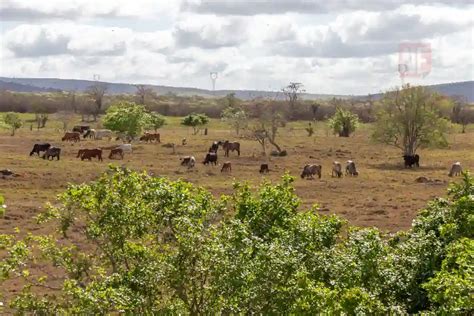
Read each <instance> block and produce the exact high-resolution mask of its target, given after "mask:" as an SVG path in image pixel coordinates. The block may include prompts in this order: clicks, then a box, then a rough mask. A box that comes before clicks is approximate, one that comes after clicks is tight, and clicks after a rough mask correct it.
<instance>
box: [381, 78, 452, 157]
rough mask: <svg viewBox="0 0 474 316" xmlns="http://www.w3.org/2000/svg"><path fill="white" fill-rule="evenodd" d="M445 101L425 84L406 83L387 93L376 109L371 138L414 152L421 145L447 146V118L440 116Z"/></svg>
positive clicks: (409, 152) (407, 151) (407, 152)
mask: <svg viewBox="0 0 474 316" xmlns="http://www.w3.org/2000/svg"><path fill="white" fill-rule="evenodd" d="M441 106H442V102H441V101H440V99H439V98H438V97H437V96H436V95H434V94H432V93H431V92H429V90H427V89H426V88H424V87H410V86H409V85H406V86H404V87H403V89H402V90H398V89H397V90H395V91H390V92H387V93H385V95H384V98H383V100H382V102H381V106H380V108H379V109H378V112H377V121H376V123H375V129H374V133H373V135H372V138H373V139H374V140H376V141H378V142H381V143H384V144H389V145H393V146H396V147H398V148H400V149H402V150H403V153H404V154H406V155H414V154H415V152H416V150H417V149H418V148H419V147H420V146H425V147H429V146H438V147H444V146H446V145H447V140H446V137H445V134H446V132H447V130H448V121H447V120H446V119H444V118H442V116H441V109H440V107H441Z"/></svg>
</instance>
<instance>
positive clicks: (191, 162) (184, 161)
mask: <svg viewBox="0 0 474 316" xmlns="http://www.w3.org/2000/svg"><path fill="white" fill-rule="evenodd" d="M180 160H181V166H187V167H188V169H191V168H193V167H194V166H195V165H196V159H195V158H194V157H193V156H186V157H183V158H180Z"/></svg>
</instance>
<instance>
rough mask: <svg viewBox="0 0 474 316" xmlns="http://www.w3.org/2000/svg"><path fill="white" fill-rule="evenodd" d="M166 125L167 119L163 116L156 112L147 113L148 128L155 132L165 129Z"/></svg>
mask: <svg viewBox="0 0 474 316" xmlns="http://www.w3.org/2000/svg"><path fill="white" fill-rule="evenodd" d="M165 124H166V119H165V117H164V116H163V115H161V114H159V113H156V112H150V113H147V125H146V127H147V128H151V129H153V130H154V131H155V133H156V131H157V130H158V129H159V128H161V127H163V125H165Z"/></svg>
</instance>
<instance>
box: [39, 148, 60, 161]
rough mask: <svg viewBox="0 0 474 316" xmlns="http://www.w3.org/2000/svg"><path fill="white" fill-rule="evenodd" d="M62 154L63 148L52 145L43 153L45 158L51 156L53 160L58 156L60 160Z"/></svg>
mask: <svg viewBox="0 0 474 316" xmlns="http://www.w3.org/2000/svg"><path fill="white" fill-rule="evenodd" d="M60 155H61V148H58V147H51V148H48V150H46V152H45V153H44V155H43V159H48V160H49V158H51V160H53V159H54V157H56V158H57V159H58V160H59V156H60Z"/></svg>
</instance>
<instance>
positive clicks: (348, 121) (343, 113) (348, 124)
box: [328, 108, 359, 137]
mask: <svg viewBox="0 0 474 316" xmlns="http://www.w3.org/2000/svg"><path fill="white" fill-rule="evenodd" d="M328 124H329V127H330V128H331V129H332V130H333V132H334V134H338V135H339V136H340V137H349V136H350V135H351V134H352V133H354V132H355V130H356V129H357V126H359V118H358V116H357V114H353V113H352V112H351V111H348V110H344V109H343V108H337V110H336V113H335V114H334V116H333V117H331V118H330V119H329V121H328Z"/></svg>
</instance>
